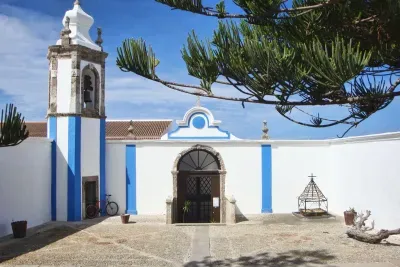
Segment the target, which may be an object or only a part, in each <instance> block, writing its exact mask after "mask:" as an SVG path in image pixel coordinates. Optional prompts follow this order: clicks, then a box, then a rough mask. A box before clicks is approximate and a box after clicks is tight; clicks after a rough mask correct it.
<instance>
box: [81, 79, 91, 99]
mask: <svg viewBox="0 0 400 267" xmlns="http://www.w3.org/2000/svg"><path fill="white" fill-rule="evenodd" d="M83 90H84V91H83V101H84V102H85V103H92V102H93V101H92V92H93V86H92V78H91V77H90V76H89V75H85V77H84V82H83Z"/></svg>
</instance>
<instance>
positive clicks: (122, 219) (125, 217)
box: [121, 214, 131, 224]
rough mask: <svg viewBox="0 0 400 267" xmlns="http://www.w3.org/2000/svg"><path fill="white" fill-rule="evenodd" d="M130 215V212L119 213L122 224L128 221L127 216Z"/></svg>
mask: <svg viewBox="0 0 400 267" xmlns="http://www.w3.org/2000/svg"><path fill="white" fill-rule="evenodd" d="M130 216H131V215H130V214H122V215H121V221H122V223H123V224H127V223H128V222H129V217H130Z"/></svg>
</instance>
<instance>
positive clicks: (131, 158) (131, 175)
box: [125, 145, 137, 215]
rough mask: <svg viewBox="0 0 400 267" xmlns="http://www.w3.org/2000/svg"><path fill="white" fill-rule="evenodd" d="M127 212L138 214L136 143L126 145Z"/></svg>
mask: <svg viewBox="0 0 400 267" xmlns="http://www.w3.org/2000/svg"><path fill="white" fill-rule="evenodd" d="M125 157H126V213H127V214H133V215H136V214H137V209H136V145H127V146H126V156H125Z"/></svg>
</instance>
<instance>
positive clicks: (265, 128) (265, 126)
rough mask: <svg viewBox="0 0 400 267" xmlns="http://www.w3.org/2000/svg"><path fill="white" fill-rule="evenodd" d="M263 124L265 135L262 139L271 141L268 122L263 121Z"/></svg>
mask: <svg viewBox="0 0 400 267" xmlns="http://www.w3.org/2000/svg"><path fill="white" fill-rule="evenodd" d="M263 124H264V127H263V129H262V132H263V135H262V136H261V139H263V140H268V139H269V136H268V132H269V129H268V127H267V121H263Z"/></svg>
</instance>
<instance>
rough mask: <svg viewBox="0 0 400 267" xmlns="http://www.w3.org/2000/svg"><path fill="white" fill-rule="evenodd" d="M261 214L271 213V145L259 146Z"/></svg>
mask: <svg viewBox="0 0 400 267" xmlns="http://www.w3.org/2000/svg"><path fill="white" fill-rule="evenodd" d="M261 168H262V171H261V173H262V178H261V190H262V193H261V195H262V203H261V212H262V213H272V154H271V145H261Z"/></svg>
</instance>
